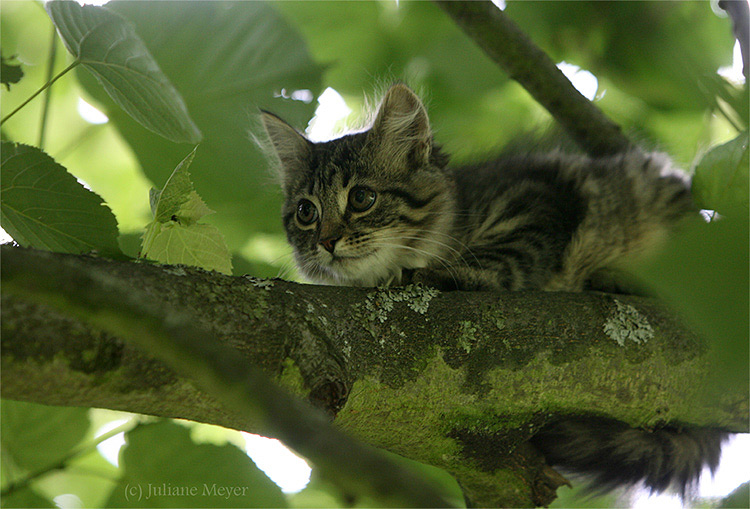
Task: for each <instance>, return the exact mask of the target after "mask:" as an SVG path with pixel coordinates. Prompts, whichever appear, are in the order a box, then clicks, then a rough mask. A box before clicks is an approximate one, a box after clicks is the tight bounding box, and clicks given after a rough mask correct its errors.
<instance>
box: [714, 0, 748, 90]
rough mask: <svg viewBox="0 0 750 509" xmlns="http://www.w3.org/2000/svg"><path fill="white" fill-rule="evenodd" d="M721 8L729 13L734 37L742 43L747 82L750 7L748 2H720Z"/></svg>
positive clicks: (729, 0)
mask: <svg viewBox="0 0 750 509" xmlns="http://www.w3.org/2000/svg"><path fill="white" fill-rule="evenodd" d="M719 7H721V8H722V9H724V10H725V11H727V14H729V17H730V18H732V31H733V32H734V37H735V38H736V39H737V40H738V41H739V42H740V50H741V52H742V74H744V75H745V79H746V80H747V73H748V53H750V48H748V45H750V6H748V4H747V0H720V1H719Z"/></svg>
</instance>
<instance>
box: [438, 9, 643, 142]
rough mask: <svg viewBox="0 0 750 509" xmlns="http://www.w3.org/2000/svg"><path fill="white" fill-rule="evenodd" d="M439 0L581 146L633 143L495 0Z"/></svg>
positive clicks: (447, 11)
mask: <svg viewBox="0 0 750 509" xmlns="http://www.w3.org/2000/svg"><path fill="white" fill-rule="evenodd" d="M435 1H436V3H437V4H438V5H439V6H440V7H441V8H442V9H443V10H444V11H445V12H446V13H447V14H448V15H449V16H450V17H451V18H452V19H453V21H455V22H456V24H457V25H458V26H459V27H461V28H462V29H463V31H464V32H466V35H468V36H469V37H470V38H471V39H472V40H474V42H476V43H477V44H478V45H479V47H480V48H482V50H483V51H484V52H485V53H486V54H487V56H489V57H490V58H491V59H492V60H493V61H494V62H495V63H497V64H498V65H499V66H500V67H501V68H502V69H503V70H505V71H506V72H507V73H508V74H509V75H510V77H511V78H513V79H514V80H516V81H517V82H518V83H520V84H521V86H523V87H524V88H525V89H526V90H527V91H528V92H529V93H530V94H531V95H532V96H533V97H534V99H536V100H537V102H539V104H541V105H542V106H544V107H545V108H546V109H547V111H549V112H550V113H551V114H552V116H553V117H554V118H555V120H557V122H558V123H559V124H560V125H561V126H562V127H563V128H564V129H565V131H566V132H567V133H568V134H569V135H570V136H571V138H572V139H573V140H575V142H576V143H577V144H578V145H579V146H580V147H581V148H582V149H583V150H585V151H586V152H588V153H589V154H591V155H594V156H605V155H610V154H616V153H619V152H623V151H625V150H627V149H628V148H629V147H630V145H631V143H630V141H629V140H628V138H627V137H626V136H625V135H624V134H623V133H622V130H621V129H620V127H619V126H618V125H617V124H615V123H614V122H612V121H611V120H609V119H608V118H607V117H606V116H605V115H604V114H603V113H602V112H601V110H599V108H597V107H596V106H594V105H593V104H592V103H591V101H589V100H588V99H586V98H585V97H583V96H582V95H581V94H580V92H578V90H576V89H575V87H573V85H572V84H571V83H570V81H569V80H568V78H566V77H565V75H564V74H563V73H562V71H560V69H558V68H557V66H556V65H555V63H554V62H553V61H552V60H551V59H550V58H549V57H548V56H547V55H546V54H545V53H544V52H543V51H542V50H541V49H539V47H538V46H536V45H535V44H534V43H533V42H532V41H531V39H529V37H528V36H527V35H526V34H524V33H523V32H522V31H521V30H520V29H519V28H518V27H517V26H516V25H515V23H513V21H511V20H510V18H508V16H506V15H505V13H504V12H503V11H502V10H500V9H499V8H498V7H497V6H496V5H494V4H493V3H492V2H490V1H488V0H487V1H478V2H474V1H472V2H456V1H449V0H435Z"/></svg>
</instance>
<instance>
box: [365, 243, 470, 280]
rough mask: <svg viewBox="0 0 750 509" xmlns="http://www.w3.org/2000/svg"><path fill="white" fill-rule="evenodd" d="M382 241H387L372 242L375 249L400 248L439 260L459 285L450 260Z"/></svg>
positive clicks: (421, 250) (414, 248) (413, 248)
mask: <svg viewBox="0 0 750 509" xmlns="http://www.w3.org/2000/svg"><path fill="white" fill-rule="evenodd" d="M381 240H386V239H377V240H373V241H372V242H373V244H374V246H375V247H380V246H387V247H395V248H400V249H406V250H409V251H414V252H417V253H420V254H424V255H427V256H430V257H431V258H432V259H434V260H437V261H438V262H440V264H441V265H442V266H443V268H444V269H445V270H446V272H448V274H449V275H450V276H451V278H452V279H453V282H454V284H456V285H458V281H457V280H456V275H457V274H456V272H455V270H453V264H452V263H450V261H449V260H446V259H445V258H443V257H441V256H437V255H435V254H434V253H430V252H429V251H425V250H423V249H418V248H416V247H411V246H404V245H403V244H394V243H390V242H388V243H383V242H380V241H381Z"/></svg>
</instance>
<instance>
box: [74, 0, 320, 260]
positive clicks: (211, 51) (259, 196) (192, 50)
mask: <svg viewBox="0 0 750 509" xmlns="http://www.w3.org/2000/svg"><path fill="white" fill-rule="evenodd" d="M107 7H108V8H109V9H110V10H112V11H116V12H118V13H119V14H121V15H122V16H124V17H125V18H127V19H128V20H130V21H131V22H132V23H133V24H134V25H135V27H136V30H137V32H138V34H139V36H140V37H141V38H142V40H143V41H144V42H145V43H146V44H147V45H148V48H149V50H150V51H151V54H152V55H153V56H154V58H155V59H156V61H157V62H158V63H159V66H160V67H161V69H162V70H163V71H164V73H165V74H166V75H167V76H168V77H169V79H170V81H171V82H172V83H174V84H175V86H177V87H178V88H179V90H180V91H181V92H182V94H183V97H184V98H185V101H186V103H187V105H188V108H189V110H190V113H191V116H192V118H193V119H194V120H195V122H196V124H197V125H198V126H199V127H200V129H201V130H202V132H203V134H204V136H205V137H204V140H203V142H201V145H200V150H199V151H198V153H197V154H196V156H195V160H194V161H193V163H192V165H191V167H190V173H191V175H192V181H193V182H194V184H195V189H196V191H197V192H198V194H199V195H200V196H201V197H202V198H203V199H204V200H205V201H206V203H207V204H208V205H209V206H210V207H211V208H212V209H213V210H216V211H217V212H218V214H216V215H214V216H212V217H211V223H212V224H215V225H217V226H218V227H219V228H220V229H221V231H222V233H223V234H224V236H225V238H226V240H227V243H228V244H229V245H230V247H231V249H232V250H237V249H239V248H240V247H241V246H242V245H244V243H245V242H246V241H247V238H248V236H249V235H251V234H252V233H253V232H254V231H257V230H263V231H280V230H281V221H280V219H279V214H277V213H270V212H269V211H278V210H280V208H281V205H280V200H281V194H280V192H279V190H278V189H277V187H276V186H275V185H273V183H272V182H271V179H270V178H269V173H268V171H267V167H268V164H267V161H266V159H265V157H264V156H263V155H262V154H261V153H260V151H259V150H258V149H257V147H256V146H255V145H254V144H253V143H252V141H251V140H250V137H249V136H248V132H249V131H250V130H251V129H252V128H253V117H254V116H255V114H256V112H257V109H256V108H257V107H261V108H264V109H268V110H271V111H273V112H275V113H277V114H279V115H281V116H283V117H284V119H285V120H288V121H289V122H292V123H294V124H295V125H304V123H305V122H307V121H308V120H309V119H310V117H312V115H313V111H314V107H315V105H314V104H313V103H304V102H301V101H294V100H291V99H288V98H286V99H285V98H283V97H280V92H281V90H282V89H286V90H287V91H293V90H298V89H308V90H311V91H312V94H313V95H315V94H317V93H318V91H319V89H320V77H321V68H320V67H319V66H317V65H316V64H315V63H314V62H313V61H312V60H311V59H310V56H309V54H308V52H307V48H306V46H305V42H304V40H303V39H302V38H301V37H300V35H299V34H298V33H297V32H296V31H294V30H293V29H292V28H291V27H290V26H289V25H288V24H287V23H286V22H285V21H284V19H283V18H281V16H279V15H278V14H277V13H276V12H275V10H274V8H273V7H272V6H270V5H269V4H267V3H265V2H181V1H171V2H110V3H109V4H107ZM78 77H79V79H80V80H81V82H82V84H83V85H84V88H85V89H86V90H87V91H88V92H89V93H91V94H92V95H93V96H94V98H95V99H96V100H97V101H98V102H99V103H100V104H101V105H102V106H101V107H102V109H103V111H105V112H106V113H107V115H108V116H109V118H110V120H111V122H112V123H113V124H114V125H115V126H116V127H117V129H118V130H119V132H120V133H121V134H122V136H123V138H124V139H125V140H126V142H127V143H128V144H129V145H130V146H131V147H132V148H133V151H134V153H135V154H136V156H137V158H138V160H139V162H140V163H141V167H142V168H143V171H144V172H145V173H146V176H147V177H148V178H149V179H150V180H151V181H152V182H164V181H166V179H167V178H168V177H169V175H170V173H171V170H172V169H173V168H174V167H175V166H176V165H177V164H178V163H179V161H180V160H181V159H182V158H183V157H184V156H185V147H184V146H180V145H176V144H173V143H170V142H168V141H166V140H164V139H162V138H160V137H158V136H155V135H154V134H152V133H150V132H148V131H147V130H145V129H143V128H142V127H141V126H140V125H138V124H137V123H136V122H134V121H133V120H132V119H131V118H130V117H128V116H127V115H124V114H123V113H122V111H120V110H119V108H117V107H115V105H114V104H112V102H111V100H110V99H109V98H108V97H107V96H106V94H104V93H103V92H102V91H101V89H100V87H99V86H98V85H97V84H96V83H95V82H94V80H93V78H91V77H90V76H88V73H78ZM287 95H288V94H287Z"/></svg>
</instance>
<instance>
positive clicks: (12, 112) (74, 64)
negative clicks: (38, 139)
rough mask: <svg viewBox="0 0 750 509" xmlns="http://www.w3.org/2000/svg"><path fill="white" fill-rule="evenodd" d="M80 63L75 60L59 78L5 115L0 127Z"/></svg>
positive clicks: (61, 72) (46, 84)
mask: <svg viewBox="0 0 750 509" xmlns="http://www.w3.org/2000/svg"><path fill="white" fill-rule="evenodd" d="M80 63H81V61H80V60H74V61H73V63H72V64H70V65H69V66H68V67H66V68H65V69H63V70H62V71H60V73H58V74H57V76H55V77H54V78H52V79H51V80H49V81H48V82H47V83H45V84H44V85H43V86H42V88H40V89H39V90H37V91H36V92H34V93H33V94H32V95H31V97H29V98H28V99H26V100H25V101H24V102H23V103H21V105H20V106H18V107H17V108H16V109H15V110H13V111H11V112H10V113H8V114H7V115H5V116H4V117H3V118H2V120H0V125H3V124H4V123H5V121H6V120H8V119H9V118H10V117H12V116H13V115H15V114H16V112H18V110H20V109H21V108H23V107H24V106H26V105H27V104H28V103H30V102H31V100H32V99H34V98H35V97H36V96H38V95H39V94H41V93H42V92H44V91H45V90H47V89H48V88H49V87H50V86H51V85H52V84H53V83H54V82H55V81H57V80H58V79H60V78H62V77H63V76H64V75H65V74H66V73H67V72H68V71H70V70H71V69H73V68H74V67H75V66H77V65H78V64H80Z"/></svg>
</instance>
